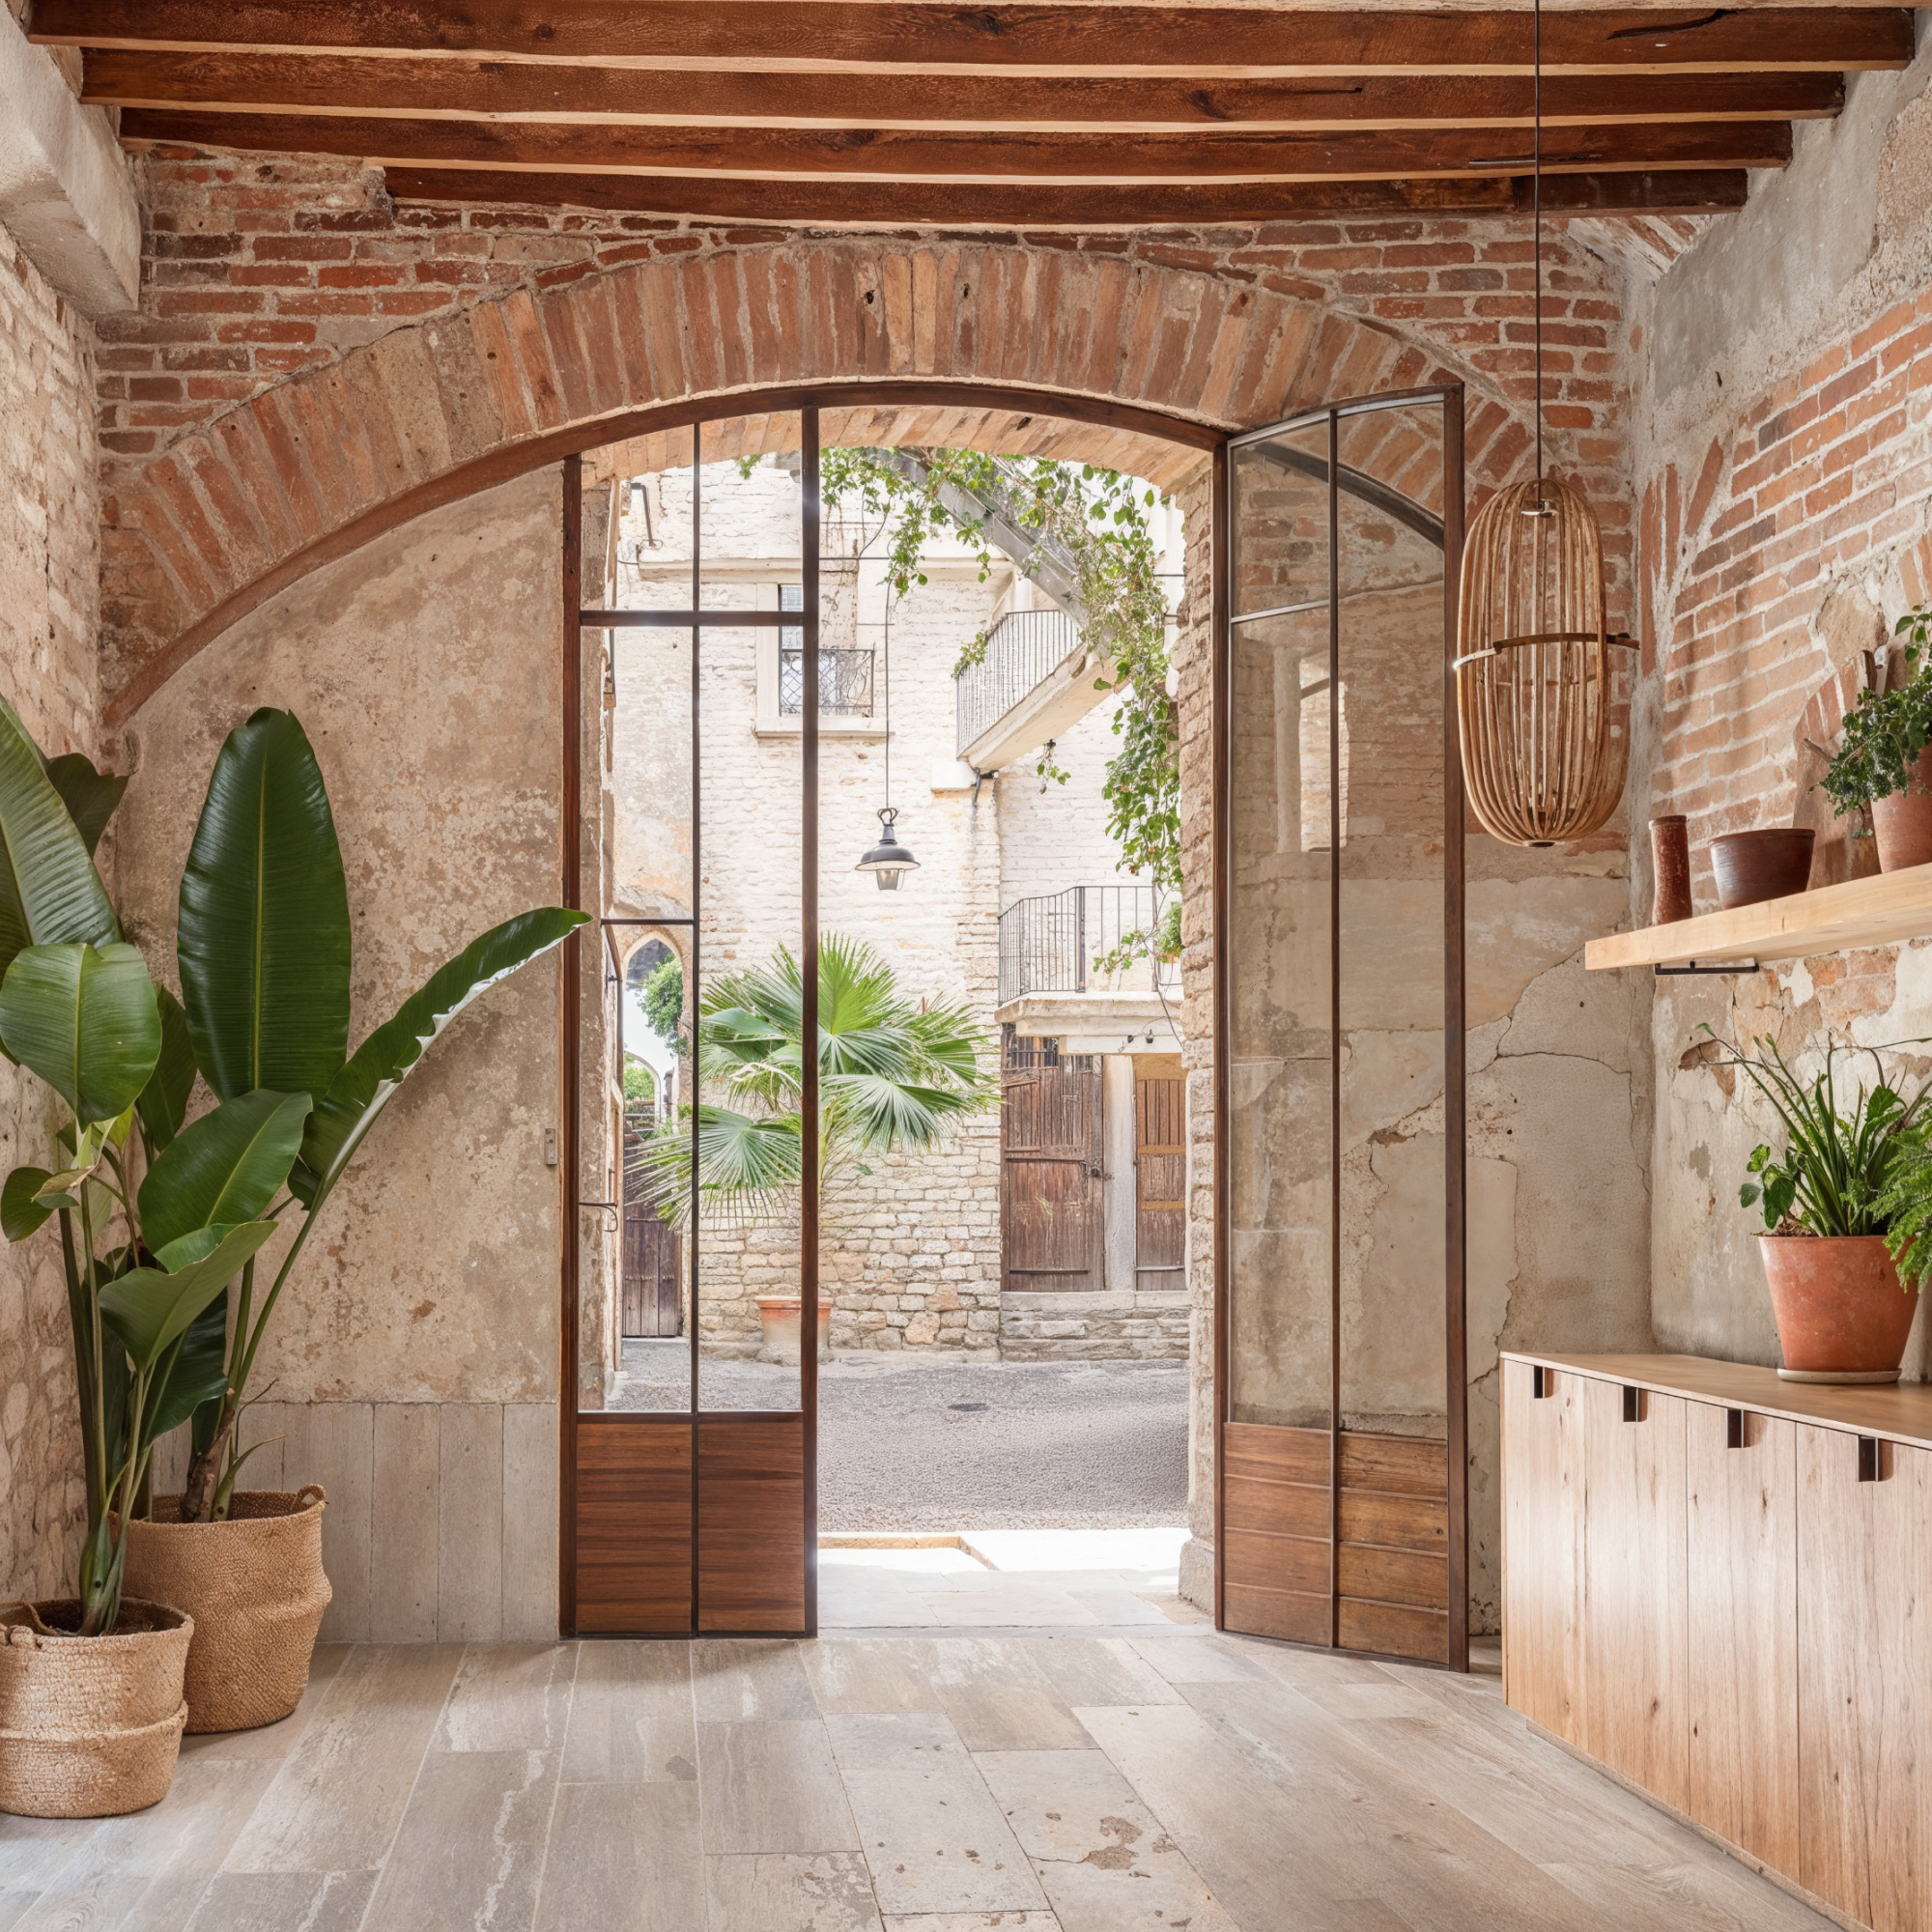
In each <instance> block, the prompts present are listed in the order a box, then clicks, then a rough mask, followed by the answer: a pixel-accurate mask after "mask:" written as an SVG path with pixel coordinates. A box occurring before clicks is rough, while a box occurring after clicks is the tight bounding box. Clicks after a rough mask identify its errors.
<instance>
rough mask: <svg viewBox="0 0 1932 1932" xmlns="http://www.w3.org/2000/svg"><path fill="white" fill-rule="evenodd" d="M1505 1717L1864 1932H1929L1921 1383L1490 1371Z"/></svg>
mask: <svg viewBox="0 0 1932 1932" xmlns="http://www.w3.org/2000/svg"><path fill="white" fill-rule="evenodd" d="M1502 1378H1503V1412H1502V1442H1503V1676H1504V1690H1505V1693H1506V1694H1507V1696H1508V1698H1509V1701H1510V1703H1511V1704H1512V1705H1514V1706H1515V1708H1516V1709H1518V1710H1519V1711H1520V1712H1522V1714H1523V1715H1524V1716H1525V1717H1527V1718H1528V1719H1531V1720H1532V1721H1533V1722H1535V1723H1537V1724H1539V1725H1541V1726H1542V1727H1543V1728H1544V1729H1546V1730H1548V1731H1549V1732H1552V1733H1553V1734H1554V1735H1555V1736H1557V1737H1559V1738H1561V1739H1563V1740H1564V1741H1565V1742H1566V1743H1567V1744H1569V1745H1571V1746H1573V1747H1575V1748H1577V1750H1579V1751H1582V1752H1584V1753H1586V1754H1587V1755H1588V1756H1590V1757H1593V1758H1595V1759H1597V1760H1598V1761H1600V1762H1601V1763H1603V1764H1605V1765H1606V1766H1608V1767H1609V1768H1610V1769H1611V1770H1613V1771H1615V1772H1617V1773H1619V1774H1620V1775H1621V1776H1624V1777H1626V1778H1628V1779H1629V1780H1630V1781H1631V1782H1632V1783H1634V1784H1636V1785H1639V1786H1641V1787H1642V1788H1643V1789H1644V1790H1646V1791H1649V1792H1651V1793H1652V1794H1653V1795H1655V1796H1656V1797H1657V1798H1659V1799H1660V1800H1662V1802H1663V1803H1664V1804H1668V1805H1670V1806H1671V1807H1672V1808H1674V1809H1676V1810H1678V1811H1681V1812H1683V1813H1684V1814H1685V1815H1686V1816H1688V1817H1690V1818H1691V1819H1693V1820H1694V1821H1695V1822H1696V1823H1697V1824H1699V1825H1701V1826H1703V1827H1704V1828H1705V1829H1706V1830H1708V1831H1709V1832H1711V1833H1713V1834H1714V1835H1715V1836H1717V1837H1719V1838H1720V1839H1722V1840H1723V1841H1724V1842H1725V1843H1727V1844H1728V1845H1731V1846H1733V1847H1734V1848H1736V1849H1737V1850H1739V1851H1741V1852H1743V1853H1745V1854H1746V1855H1747V1857H1748V1858H1749V1859H1751V1860H1752V1861H1755V1862H1757V1863H1759V1864H1761V1865H1762V1866H1764V1867H1765V1868H1766V1869H1768V1870H1769V1871H1771V1872H1772V1873H1773V1874H1774V1875H1775V1876H1776V1877H1779V1878H1781V1879H1783V1880H1784V1881H1786V1882H1787V1883H1789V1884H1791V1885H1792V1886H1794V1887H1796V1888H1798V1889H1802V1890H1804V1891H1805V1892H1808V1893H1810V1894H1811V1895H1812V1896H1813V1897H1815V1898H1817V1899H1819V1900H1822V1901H1823V1902H1824V1903H1825V1904H1827V1905H1829V1906H1831V1907H1832V1908H1833V1910H1834V1911H1835V1912H1836V1913H1838V1914H1839V1915H1841V1916H1843V1917H1844V1918H1848V1919H1851V1920H1854V1921H1856V1922H1858V1923H1861V1924H1864V1925H1869V1926H1871V1927H1873V1928H1874V1932H1932V1388H1925V1387H1919V1386H1913V1387H1901V1388H1890V1389H1876V1388H1860V1389H1841V1388H1823V1387H1810V1386H1803V1385H1798V1384H1793V1383H1788V1382H1782V1381H1780V1380H1779V1379H1778V1378H1777V1377H1776V1375H1775V1374H1774V1373H1773V1372H1772V1371H1771V1370H1769V1369H1757V1368H1748V1367H1746V1366H1743V1365H1740V1364H1736V1363H1729V1362H1714V1361H1706V1360H1703V1359H1702V1358H1700V1357H1696V1356H1689V1355H1523V1354H1508V1355H1505V1356H1504V1358H1503V1365H1502Z"/></svg>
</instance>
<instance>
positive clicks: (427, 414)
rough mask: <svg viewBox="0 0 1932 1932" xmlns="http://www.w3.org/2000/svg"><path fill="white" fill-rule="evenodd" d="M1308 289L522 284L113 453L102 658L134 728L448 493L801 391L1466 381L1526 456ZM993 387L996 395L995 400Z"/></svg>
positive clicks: (997, 271)
mask: <svg viewBox="0 0 1932 1932" xmlns="http://www.w3.org/2000/svg"><path fill="white" fill-rule="evenodd" d="M1460 360H1461V358H1459V357H1455V356H1452V355H1449V354H1447V353H1445V352H1444V351H1443V350H1442V349H1441V348H1439V347H1438V346H1435V345H1431V344H1426V343H1424V342H1419V341H1416V340H1412V339H1408V338H1407V337H1406V336H1404V335H1402V334H1399V333H1398V332H1396V331H1395V330H1394V329H1393V328H1392V327H1388V326H1386V325H1384V324H1383V323H1381V322H1379V321H1374V320H1369V319H1366V318H1364V317H1361V316H1357V315H1353V314H1351V313H1350V312H1348V311H1347V310H1345V309H1343V308H1341V307H1339V306H1337V305H1335V304H1334V303H1333V302H1330V301H1323V300H1319V299H1316V298H1314V294H1313V292H1309V293H1299V292H1297V293H1288V292H1283V291H1280V290H1277V289H1273V288H1269V287H1267V286H1265V285H1264V283H1263V282H1262V281H1261V280H1257V279H1248V280H1236V279H1234V278H1232V277H1230V276H1229V275H1228V274H1226V273H1225V272H1220V273H1215V272H1208V271H1206V270H1197V269H1189V268H1182V267H1176V266H1159V265H1154V264H1151V263H1147V262H1144V261H1134V260H1130V259H1125V258H1122V257H1119V256H1102V255H1089V254H1074V253H1069V252H1067V251H1065V250H1059V249H1054V248H1047V247H1037V246H1029V245H1026V244H1024V243H1020V242H992V241H989V242H984V243H976V242H966V241H962V242H959V243H957V244H936V243H935V244H922V243H917V242H900V241H892V240H885V239H880V238H872V237H846V238H837V239H826V240H822V241H797V240H784V241H781V240H776V239H775V240H773V241H768V242H767V241H760V242H756V243H752V244H746V245H741V246H736V247H727V248H723V249H720V250H718V251H717V252H715V253H709V254H704V255H689V256H684V257H680V258H675V259H669V260H666V259H663V258H654V259H651V260H646V261H641V262H637V263H632V264H627V265H624V266H621V267H614V268H608V269H603V270H593V271H590V272H586V273H584V274H582V275H581V276H580V277H578V278H577V279H575V280H572V281H570V282H567V283H566V284H564V285H563V286H561V287H556V288H554V289H551V290H549V291H548V292H538V291H535V290H531V289H528V288H519V289H516V290H514V291H513V292H511V293H510V294H508V295H505V296H500V297H497V298H492V299H489V300H481V301H478V302H476V303H474V304H473V305H471V306H469V307H468V308H465V309H461V310H458V311H456V312H454V313H452V314H449V315H446V316H442V317H439V318H437V319H435V320H432V321H427V322H424V323H421V324H418V325H415V326H411V327H398V328H395V329H392V330H390V331H389V332H388V333H386V334H384V335H383V336H381V337H379V338H378V339H377V340H375V341H372V342H370V343H367V344H366V345H364V346H362V347H359V348H356V349H355V350H352V351H351V352H350V353H348V354H347V355H344V356H342V358H341V359H340V360H338V361H336V362H334V363H331V364H329V365H327V366H326V367H323V368H316V369H309V370H307V371H305V372H303V373H302V374H300V375H298V376H295V377H292V378H289V379H287V380H284V381H282V382H280V383H278V384H274V385H272V386H270V387H268V388H265V389H263V390H261V391H259V392H258V393H257V394H255V395H254V396H252V397H251V398H249V399H248V400H247V401H245V402H243V403H241V404H240V405H239V406H236V407H234V408H231V409H229V410H227V411H226V412H224V413H221V414H218V415H215V416H213V418H212V419H211V420H208V421H205V422H203V423H199V424H196V425H194V426H192V427H189V428H186V429H185V430H184V431H183V433H181V434H180V435H178V436H177V437H176V438H175V439H174V440H172V441H171V442H170V443H169V444H168V445H167V446H166V447H165V448H164V449H163V450H161V451H160V452H159V453H156V454H153V455H150V456H147V457H145V458H144V459H142V460H140V461H139V462H138V463H135V462H124V463H123V464H122V465H120V466H117V468H118V469H120V471H121V473H120V474H119V475H117V476H115V477H114V478H113V479H111V491H110V495H109V501H108V506H107V507H108V516H107V524H108V527H107V531H106V543H107V560H106V561H107V570H108V573H109V576H110V580H111V585H112V587H111V589H110V594H109V597H108V599H107V601H106V623H105V626H104V637H103V654H104V667H105V670H106V677H105V680H104V681H105V683H106V685H107V687H108V689H109V691H110V693H111V696H110V697H109V700H108V704H107V718H108V721H109V722H110V723H113V724H119V723H123V722H125V721H126V720H127V719H128V717H129V716H130V715H131V714H132V713H133V712H134V711H135V710H136V709H138V707H139V706H140V705H141V704H142V703H143V702H145V701H146V699H147V698H148V697H150V696H153V695H154V693H155V692H156V691H157V690H158V689H159V688H160V687H161V686H162V685H163V684H164V683H165V682H166V681H167V679H168V678H169V677H170V676H172V675H173V674H174V672H175V671H177V670H178V669H180V668H181V667H182V666H183V665H185V664H186V663H187V662H188V661H189V660H190V659H191V658H193V657H194V656H195V654H196V653H197V652H198V651H200V650H201V649H202V648H203V647H204V646H205V645H206V644H208V643H209V642H210V641H212V640H213V639H214V638H216V637H218V636H219V635H220V634H221V632H222V631H223V630H225V629H226V628H227V627H228V626H229V625H230V624H232V623H233V622H234V621H235V620H236V619H237V618H238V617H240V616H241V615H242V614H243V613H245V612H246V611H249V610H251V609H253V608H254V607H255V606H256V605H258V604H260V603H261V602H262V601H263V600H264V599H266V598H267V597H269V596H270V595H272V594H273V593H274V592H275V591H276V590H278V589H280V588H282V587H284V586H285V585H286V584H288V583H290V582H294V581H296V580H297V579H298V578H299V577H301V576H303V575H304V574H306V573H307V572H308V571H310V570H312V569H315V568H316V567H318V566H319V565H321V564H323V563H326V562H327V561H329V560H331V559H332V558H334V557H337V556H341V555H344V554H348V553H349V552H350V551H353V550H354V549H355V548H356V547H357V546H358V545H360V544H362V543H364V542H367V541H368V540H369V539H370V538H371V537H373V536H375V535H377V534H379V533H380V532H381V531H382V530H384V529H385V528H388V527H391V526H394V525H396V524H399V523H402V522H404V521H406V520H407V519H409V518H410V517H412V516H415V515H418V514H420V513H421V512H422V511H424V510H427V509H431V508H434V507H436V506H437V505H438V504H440V503H443V502H449V501H453V500H455V499H456V498H458V497H464V496H467V495H469V494H470V493H471V492H473V491H475V490H478V489H482V488H485V487H488V486H489V485H491V484H494V483H497V482H501V481H503V480H505V479H506V478H508V477H511V476H514V475H518V474H521V473H524V472H526V471H527V470H530V469H537V468H540V467H542V466H543V465H545V464H547V463H552V462H555V461H557V460H559V459H560V458H561V457H562V456H564V455H567V454H569V453H571V452H573V451H577V450H582V449H585V448H589V447H592V446H595V445H597V444H599V443H602V442H606V441H610V440H616V439H618V438H622V437H627V436H634V435H639V434H642V433H646V432H648V431H650V430H653V429H657V428H662V427H664V426H666V425H667V424H668V423H669V422H672V421H677V420H682V421H687V422H688V421H690V420H692V419H693V418H694V416H696V415H697V414H700V413H703V414H723V413H735V412H739V411H751V410H756V409H760V408H770V407H774V406H777V407H782V406H783V399H782V394H778V395H774V393H773V392H774V391H779V392H782V391H783V390H784V389H786V388H788V387H797V386H806V385H811V386H822V385H827V384H841V385H854V384H858V385H863V388H864V393H865V394H866V395H867V396H868V397H871V396H876V397H877V399H878V400H879V401H881V402H885V401H888V400H890V399H891V398H892V397H893V396H894V395H895V393H897V394H899V395H912V394H915V393H918V392H921V391H925V392H931V393H937V392H938V391H939V390H941V389H956V390H958V391H960V392H962V393H961V397H960V399H961V400H966V398H965V397H964V395H963V392H964V391H965V390H967V389H969V388H971V389H974V390H979V391H982V392H983V391H985V390H988V389H990V390H995V391H999V392H1004V401H1005V406H1006V407H1008V408H1035V409H1037V411H1038V412H1040V413H1041V414H1044V415H1053V414H1060V413H1072V414H1075V415H1083V416H1086V417H1088V418H1089V419H1090V420H1094V421H1097V422H1099V423H1101V424H1102V425H1103V426H1104V425H1107V424H1109V423H1111V424H1112V425H1113V426H1114V427H1115V428H1117V429H1124V430H1127V431H1130V432H1138V433H1140V434H1142V435H1148V434H1151V435H1154V436H1160V435H1163V434H1166V435H1171V436H1175V437H1179V439H1181V440H1185V441H1191V442H1201V443H1205V442H1207V441H1208V440H1211V439H1212V437H1213V435H1215V434H1217V433H1219V432H1221V431H1225V430H1227V429H1232V428H1237V427H1240V426H1243V425H1246V424H1251V423H1256V422H1264V421H1267V420H1269V419H1271V418H1273V417H1275V416H1278V415H1281V414H1284V413H1287V412H1289V411H1290V410H1291V409H1293V407H1295V406H1297V405H1298V404H1300V403H1302V402H1305V401H1309V400H1312V399H1314V398H1316V397H1317V396H1320V395H1332V394H1351V393H1353V394H1359V393H1364V392H1367V391H1370V390H1376V389H1385V388H1395V387H1405V386H1409V385H1411V384H1417V383H1421V382H1426V381H1432V380H1443V379H1447V380H1453V381H1461V382H1463V383H1464V384H1467V385H1468V387H1469V389H1470V391H1471V395H1470V411H1469V444H1468V448H1469V459H1468V469H1469V475H1470V479H1471V482H1472V485H1474V486H1475V487H1476V488H1478V489H1481V488H1484V487H1486V486H1487V485H1489V484H1491V483H1492V482H1494V481H1499V480H1502V479H1503V478H1505V477H1506V476H1507V475H1508V474H1509V473H1510V471H1511V469H1512V467H1513V466H1514V465H1515V464H1516V463H1517V462H1518V461H1519V459H1520V455H1521V453H1522V450H1523V448H1524V446H1525V440H1526V439H1525V433H1524V429H1523V425H1522V423H1521V421H1520V404H1519V403H1518V402H1516V401H1515V400H1512V399H1506V397H1505V395H1504V392H1503V384H1502V381H1501V380H1499V379H1496V378H1494V377H1492V376H1490V375H1487V374H1486V373H1484V372H1479V371H1477V370H1474V369H1471V368H1469V367H1466V366H1458V363H1459V361H1460ZM981 400H984V398H983V396H982V397H981Z"/></svg>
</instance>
